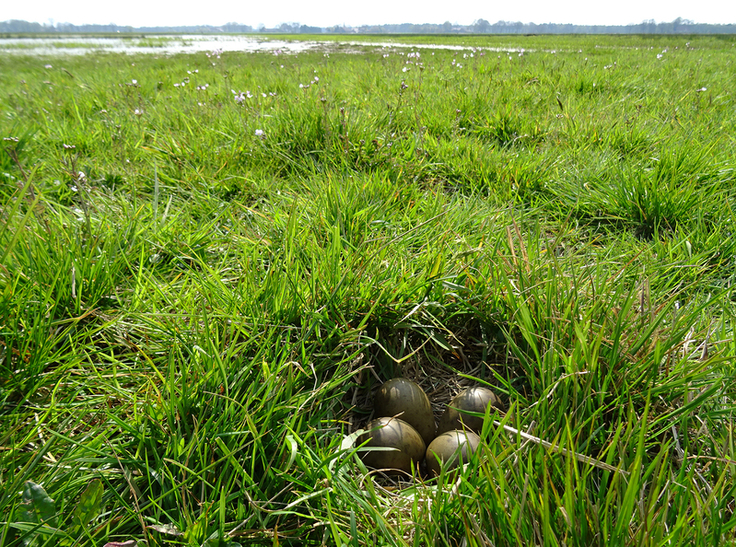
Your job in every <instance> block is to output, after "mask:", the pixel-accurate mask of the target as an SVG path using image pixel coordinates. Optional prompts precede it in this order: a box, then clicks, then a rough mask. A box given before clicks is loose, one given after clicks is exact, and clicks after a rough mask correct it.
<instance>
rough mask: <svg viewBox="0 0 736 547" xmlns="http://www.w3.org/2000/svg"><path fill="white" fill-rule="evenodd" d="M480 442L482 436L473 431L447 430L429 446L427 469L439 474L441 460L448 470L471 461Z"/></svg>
mask: <svg viewBox="0 0 736 547" xmlns="http://www.w3.org/2000/svg"><path fill="white" fill-rule="evenodd" d="M479 444H480V437H478V435H476V434H475V433H473V432H472V431H458V430H453V431H446V432H445V433H442V434H441V435H438V436H437V438H436V439H435V440H433V441H432V442H431V443H430V445H429V446H428V447H427V454H426V456H427V469H428V470H429V472H430V473H432V474H434V475H439V474H440V462H444V467H445V469H446V470H451V469H455V468H456V467H457V466H458V465H462V464H463V463H467V462H468V461H469V459H470V456H472V455H473V453H474V452H475V451H476V449H477V448H478V445H479Z"/></svg>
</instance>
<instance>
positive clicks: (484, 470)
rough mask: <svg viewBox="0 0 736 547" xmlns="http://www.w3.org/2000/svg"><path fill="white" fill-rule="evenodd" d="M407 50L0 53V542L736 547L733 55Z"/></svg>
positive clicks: (641, 44) (583, 49) (631, 49)
mask: <svg viewBox="0 0 736 547" xmlns="http://www.w3.org/2000/svg"><path fill="white" fill-rule="evenodd" d="M361 39H368V38H365V37H361ZM380 39H381V40H382V41H385V40H386V37H380ZM395 40H397V41H400V42H402V43H406V42H407V41H410V40H413V41H415V42H416V43H417V44H422V45H425V46H427V45H431V43H435V44H436V43H438V42H437V41H438V40H439V41H441V42H442V43H447V44H454V45H462V46H465V49H461V50H449V49H441V48H439V47H437V48H432V47H422V48H418V47H417V48H403V49H394V48H390V47H384V48H381V47H368V46H360V47H359V46H347V45H340V44H337V45H329V44H328V45H326V47H325V49H324V50H319V51H313V52H309V53H300V54H298V55H284V54H278V52H277V53H276V54H273V53H261V54H239V53H223V54H221V55H218V54H217V52H213V53H211V54H207V55H205V54H197V55H191V56H184V55H182V56H171V57H165V56H157V55H145V56H143V55H141V56H135V57H132V56H126V55H124V54H119V55H118V54H96V55H89V56H82V57H49V58H45V59H44V58H38V57H28V56H22V55H18V54H14V55H8V56H4V57H0V90H1V91H0V133H1V135H0V136H1V137H2V138H3V139H4V140H3V142H2V152H0V196H1V197H0V199H1V202H0V203H1V204H2V209H1V211H0V545H2V546H16V545H18V546H20V545H23V546H34V547H35V546H42V545H49V546H50V545H64V546H77V545H79V546H93V545H94V546H102V545H108V544H109V545H110V546H111V547H113V546H115V545H119V544H124V545H125V546H126V547H132V546H133V545H135V544H136V542H137V543H138V545H144V544H147V545H163V544H180V545H190V546H200V545H201V546H206V547H214V546H217V545H223V546H225V545H228V546H233V547H235V546H237V545H322V544H326V545H351V546H356V547H357V546H359V545H412V546H415V545H416V546H420V545H426V546H435V545H437V546H445V545H447V546H455V545H457V546H460V545H462V546H467V547H471V546H490V545H496V546H501V545H524V546H526V545H570V546H572V545H579V546H589V545H653V546H654V545H656V546H665V545H667V546H669V545H713V546H715V545H729V544H733V543H734V541H736V530H735V528H736V517H735V516H734V510H735V509H736V498H735V494H736V467H735V466H736V439H734V411H735V410H736V407H735V406H734V397H735V396H736V384H735V379H736V378H735V376H736V368H735V366H736V365H735V363H734V355H735V354H736V341H735V340H734V334H733V331H734V298H735V297H736V295H734V292H733V289H732V282H733V280H734V279H736V233H734V224H735V220H736V219H735V213H734V206H733V200H734V198H736V88H735V87H734V79H733V78H734V73H736V40H734V38H732V37H729V38H722V37H684V36H668V37H636V36H628V37H602V36H601V37H584V36H581V37H569V36H568V37H564V36H563V37H543V36H533V37H508V38H506V37H504V38H499V37H452V38H450V37H444V38H442V37H440V38H438V37H431V38H429V37H413V38H412V37H406V36H402V37H396V38H395ZM328 46H329V47H328ZM484 48H488V49H484ZM491 48H498V49H499V50H497V49H491ZM504 48H505V49H508V50H509V51H500V49H504ZM402 375H403V376H407V377H409V378H412V379H414V380H416V381H417V382H419V383H420V384H421V385H422V386H423V387H424V388H425V390H426V391H427V393H428V395H429V396H430V399H431V400H432V402H433V404H434V406H435V411H436V413H437V415H439V413H440V412H441V411H442V409H443V408H444V405H445V404H446V403H447V402H448V401H449V400H450V399H451V398H452V396H453V395H454V394H455V393H457V391H458V390H459V389H460V387H461V386H465V385H473V384H487V385H490V386H492V388H493V389H494V390H495V391H496V392H497V393H498V394H499V395H500V396H501V398H502V400H503V402H504V403H505V405H506V408H507V412H506V413H495V414H494V415H493V416H492V420H488V421H487V422H486V427H485V428H484V435H483V443H482V445H481V449H480V450H479V451H478V453H477V455H476V456H475V457H474V458H473V459H472V460H471V462H470V463H469V464H468V465H467V466H466V467H465V468H464V469H463V470H462V472H461V473H460V474H459V475H458V476H457V477H454V478H453V477H450V476H445V475H443V476H442V477H441V478H440V479H437V480H435V479H430V478H428V477H427V476H425V475H421V474H418V475H417V476H415V477H414V478H413V479H411V478H404V479H401V480H398V479H394V478H387V477H384V476H382V475H381V474H380V473H377V472H376V471H372V470H369V469H366V468H365V466H364V465H363V464H362V462H361V461H360V459H359V458H358V455H357V452H356V450H357V449H358V447H357V446H356V444H355V439H356V437H357V435H356V432H357V431H359V429H360V428H361V427H362V426H363V425H364V424H365V423H366V421H367V420H368V419H369V417H370V414H371V397H372V395H371V394H372V392H373V391H374V390H375V388H376V386H377V385H379V384H380V382H382V381H384V380H387V379H389V378H392V377H394V376H402ZM493 420H495V421H496V423H495V424H494V423H492V421H493ZM514 431H516V432H514ZM52 500H53V501H52Z"/></svg>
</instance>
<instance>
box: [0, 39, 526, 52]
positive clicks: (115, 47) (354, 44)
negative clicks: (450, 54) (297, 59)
mask: <svg viewBox="0 0 736 547" xmlns="http://www.w3.org/2000/svg"><path fill="white" fill-rule="evenodd" d="M346 46H347V48H348V49H347V50H346V49H345V48H346ZM364 47H369V48H416V49H446V50H456V51H460V50H469V49H471V48H470V47H469V46H461V45H451V44H405V43H397V42H368V41H360V40H350V41H324V42H323V41H315V40H304V41H301V40H279V39H270V38H264V37H262V36H242V35H240V36H235V35H234V36H213V35H180V36H171V35H169V36H157V35H145V36H144V35H137V36H135V35H133V36H130V35H126V36H121V37H120V38H117V37H90V36H82V35H68V36H58V37H53V38H48V37H44V38H0V53H2V54H11V55H12V54H16V55H33V56H48V55H52V56H58V55H85V54H88V53H98V52H110V53H128V54H139V53H158V54H162V53H163V54H175V53H200V52H209V51H215V50H222V51H223V52H224V51H243V52H257V51H272V52H277V51H279V52H283V53H299V52H302V51H308V50H312V49H320V50H324V51H335V50H337V49H340V50H341V51H351V49H350V48H354V49H352V51H354V52H358V51H362V50H363V49H362V48H364ZM474 49H478V50H480V49H483V50H487V51H508V52H513V51H521V50H517V49H515V48H492V47H483V48H474ZM527 51H528V50H527Z"/></svg>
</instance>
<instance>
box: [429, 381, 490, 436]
mask: <svg viewBox="0 0 736 547" xmlns="http://www.w3.org/2000/svg"><path fill="white" fill-rule="evenodd" d="M489 405H490V406H492V407H494V408H497V409H499V410H503V404H502V403H501V400H500V399H499V398H498V396H497V395H496V394H495V393H493V392H492V391H491V390H490V389H488V388H485V387H471V388H468V389H466V390H464V391H461V392H460V393H459V394H458V395H457V396H456V397H455V398H454V399H453V400H452V401H450V404H449V405H447V409H446V410H445V412H444V414H442V417H441V418H440V424H439V427H438V428H437V434H438V435H439V434H441V433H444V432H446V431H452V430H453V429H470V430H471V431H474V432H476V433H479V434H480V432H481V430H482V429H483V418H481V417H480V416H474V415H472V414H470V413H471V412H474V413H477V414H485V412H486V408H487V407H488V406H489Z"/></svg>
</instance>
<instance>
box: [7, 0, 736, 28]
mask: <svg viewBox="0 0 736 547" xmlns="http://www.w3.org/2000/svg"><path fill="white" fill-rule="evenodd" d="M677 17H682V18H683V19H691V20H693V21H695V22H697V23H736V2H735V1H734V0H608V1H605V0H604V1H601V0H556V1H553V0H467V1H460V2H451V1H448V0H358V1H351V0H219V1H204V2H197V1H196V0H189V1H188V0H177V1H173V0H124V1H108V0H66V1H63V0H4V1H3V7H2V8H0V21H6V20H9V19H24V20H26V21H38V22H40V23H49V22H51V21H53V22H54V23H59V22H62V23H73V24H78V25H79V24H85V23H100V24H107V23H115V24H117V25H132V26H136V27H138V26H154V25H156V26H169V25H171V26H174V25H196V24H208V25H222V24H224V23H227V22H236V23H241V24H245V25H252V26H254V27H256V26H258V25H259V24H264V25H266V26H267V27H273V26H276V25H279V24H281V23H293V22H298V23H302V24H307V25H315V26H332V25H338V24H347V25H352V26H359V25H363V24H381V23H444V22H445V21H450V22H451V23H460V24H463V25H467V24H470V23H472V22H473V21H475V20H476V19H480V18H482V19H486V20H488V21H490V22H491V23H495V22H496V21H499V20H505V21H521V22H524V23H550V22H552V23H575V24H609V25H626V24H630V23H641V22H642V21H644V20H648V19H654V20H655V21H657V22H662V21H672V20H674V19H675V18H677Z"/></svg>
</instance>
